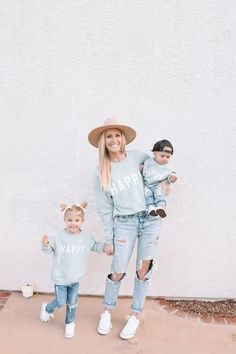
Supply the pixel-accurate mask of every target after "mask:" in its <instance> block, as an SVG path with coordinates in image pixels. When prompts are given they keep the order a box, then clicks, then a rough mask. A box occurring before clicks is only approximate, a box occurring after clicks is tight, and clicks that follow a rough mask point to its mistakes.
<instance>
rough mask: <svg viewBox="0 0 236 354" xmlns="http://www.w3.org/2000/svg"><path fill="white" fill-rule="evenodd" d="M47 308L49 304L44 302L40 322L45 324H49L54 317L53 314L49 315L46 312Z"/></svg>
mask: <svg viewBox="0 0 236 354" xmlns="http://www.w3.org/2000/svg"><path fill="white" fill-rule="evenodd" d="M46 306H47V303H46V302H44V303H43V304H42V306H41V311H40V320H41V321H43V322H48V321H49V320H50V318H53V317H54V316H53V314H52V313H48V312H47V311H46Z"/></svg>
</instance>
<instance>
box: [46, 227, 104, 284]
mask: <svg viewBox="0 0 236 354" xmlns="http://www.w3.org/2000/svg"><path fill="white" fill-rule="evenodd" d="M103 246H104V243H102V242H97V241H95V240H94V238H93V236H92V235H91V234H90V233H89V232H87V231H83V230H81V232H80V233H79V234H71V233H68V232H67V231H66V230H65V229H63V230H60V231H59V232H56V233H54V234H53V235H51V236H49V244H48V245H47V246H43V245H42V251H43V252H45V253H47V254H50V253H53V265H52V281H53V283H54V284H57V285H69V284H72V283H77V282H78V281H79V280H80V278H81V277H82V276H83V275H84V273H85V272H86V269H87V265H88V261H89V254H90V251H94V252H98V253H102V252H103Z"/></svg>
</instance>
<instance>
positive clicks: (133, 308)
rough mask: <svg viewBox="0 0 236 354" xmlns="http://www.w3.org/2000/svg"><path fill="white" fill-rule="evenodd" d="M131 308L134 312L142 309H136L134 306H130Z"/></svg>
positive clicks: (139, 311)
mask: <svg viewBox="0 0 236 354" xmlns="http://www.w3.org/2000/svg"><path fill="white" fill-rule="evenodd" d="M131 309H132V311H133V312H134V313H141V312H142V309H136V308H135V307H133V306H131Z"/></svg>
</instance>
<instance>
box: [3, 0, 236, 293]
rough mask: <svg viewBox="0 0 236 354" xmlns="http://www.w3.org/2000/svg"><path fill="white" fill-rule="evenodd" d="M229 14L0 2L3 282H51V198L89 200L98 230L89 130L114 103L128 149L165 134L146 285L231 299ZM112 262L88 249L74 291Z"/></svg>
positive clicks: (224, 9)
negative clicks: (46, 247)
mask: <svg viewBox="0 0 236 354" xmlns="http://www.w3.org/2000/svg"><path fill="white" fill-rule="evenodd" d="M235 16H236V3H235V2H234V1H230V0H225V1H219V0H215V1H210V0H208V1H206V0H198V1H195V0H185V1H183V0H180V1H174V0H159V1H154V0H143V1H141V0H140V1H138V0H131V1H126V0H121V1H110V0H101V1H92V0H91V1H83V0H68V1H61V0H59V1H58V0H57V1H55V0H47V1H40V0H39V1H37V0H36V1H27V0H19V1H17V0H15V1H7V2H5V1H3V0H2V1H0V23H1V27H0V28H1V41H0V61H1V62H0V75H1V81H0V90H1V101H0V109H1V117H0V134H1V139H0V161H1V182H0V195H1V198H0V210H1V213H0V217H1V219H0V223H1V233H0V239H1V247H0V259H1V267H0V289H12V290H18V289H20V286H21V285H22V284H23V283H25V282H33V283H34V284H35V288H36V290H37V291H42V292H48V291H52V289H53V288H52V284H51V280H50V265H51V258H50V257H47V256H45V255H44V254H42V253H41V251H40V238H41V235H42V234H43V233H45V232H47V233H50V232H51V231H54V230H55V229H57V228H60V227H62V226H63V222H62V215H61V213H60V211H59V208H58V206H59V204H60V203H61V202H73V201H76V200H77V199H78V200H83V199H87V200H88V203H89V208H88V213H87V214H88V216H87V221H86V227H87V228H88V229H90V230H91V231H92V232H93V233H94V234H95V235H96V237H97V238H98V239H102V227H101V224H100V221H99V218H98V216H97V214H96V212H95V209H94V205H95V200H94V195H93V192H92V185H91V176H92V169H93V167H94V166H95V165H96V161H97V151H96V150H95V149H93V148H92V147H91V146H90V145H89V144H88V142H87V134H88V132H89V131H90V130H91V129H92V128H94V127H95V126H97V125H100V123H101V122H102V121H103V120H104V119H105V118H106V117H107V116H110V115H113V116H115V117H117V118H120V119H121V120H122V121H123V122H124V123H126V124H128V125H131V126H133V127H134V128H135V129H136V130H137V133H138V136H137V139H136V140H135V142H134V143H132V144H131V145H130V148H140V149H143V150H145V151H147V152H148V151H149V150H150V149H151V147H152V145H153V144H154V143H155V142H156V141H157V140H160V139H162V138H167V139H169V140H171V141H172V142H173V145H174V147H175V154H174V156H173V160H172V164H173V165H174V166H175V168H176V170H177V172H178V175H179V181H178V183H176V185H174V186H173V188H172V192H171V195H170V197H169V199H168V218H166V219H165V220H164V223H163V230H162V235H161V239H160V242H159V253H158V258H159V266H158V268H159V269H158V272H157V273H156V275H155V276H154V278H153V282H152V286H151V288H150V291H149V295H155V296H169V297H200V298H228V297H229V298H236V282H235V273H236V257H235V249H236V236H235V230H236V228H235V215H234V214H235V178H234V176H235V172H236V168H235V158H233V155H234V152H235V149H236V143H235V132H236V131H235V111H236V110H235V108H236V104H235V90H236V80H235V74H236V67H235V54H236V43H235V42H236V41H235V34H236V28H235ZM110 261H111V258H109V257H106V256H105V255H96V254H95V255H92V259H91V263H90V268H89V272H88V277H86V278H84V279H83V281H82V282H81V293H84V294H103V291H104V283H105V274H106V273H107V272H108V270H109V263H110ZM133 261H134V259H133V260H132V262H131V266H130V273H129V275H128V277H127V278H126V280H125V281H124V283H123V285H122V288H121V294H131V292H132V286H133V273H134V266H133Z"/></svg>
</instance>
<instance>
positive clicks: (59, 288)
mask: <svg viewBox="0 0 236 354" xmlns="http://www.w3.org/2000/svg"><path fill="white" fill-rule="evenodd" d="M54 289H55V295H56V298H55V300H53V301H52V302H50V303H49V304H47V306H46V311H47V312H48V313H53V312H54V311H55V310H57V309H58V308H60V307H63V306H64V305H65V304H66V319H65V323H66V324H68V323H71V322H73V321H74V320H75V313H76V307H77V303H78V290H79V283H73V284H69V285H56V284H55V285H54Z"/></svg>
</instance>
